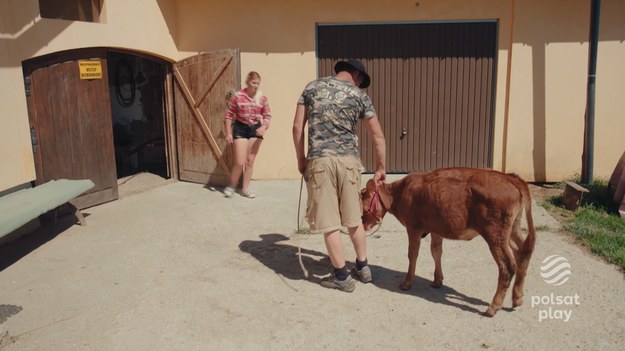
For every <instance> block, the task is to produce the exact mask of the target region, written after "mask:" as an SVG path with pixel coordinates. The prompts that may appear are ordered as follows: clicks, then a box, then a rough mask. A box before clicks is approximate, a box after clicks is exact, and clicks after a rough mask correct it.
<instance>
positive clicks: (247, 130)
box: [232, 121, 263, 139]
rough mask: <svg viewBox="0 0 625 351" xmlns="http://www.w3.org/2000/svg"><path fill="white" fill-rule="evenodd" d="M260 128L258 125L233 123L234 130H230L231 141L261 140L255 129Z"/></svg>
mask: <svg viewBox="0 0 625 351" xmlns="http://www.w3.org/2000/svg"><path fill="white" fill-rule="evenodd" d="M259 127H260V123H256V124H252V125H249V124H245V123H241V122H239V121H235V122H234V129H233V130H232V137H233V139H250V138H258V139H263V137H261V136H257V135H256V129H258V128H259Z"/></svg>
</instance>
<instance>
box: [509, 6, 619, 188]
mask: <svg viewBox="0 0 625 351" xmlns="http://www.w3.org/2000/svg"><path fill="white" fill-rule="evenodd" d="M624 13H625V2H623V1H618V0H608V1H605V0H604V1H602V8H601V19H600V21H601V27H600V38H599V39H600V43H599V49H598V63H597V68H598V69H597V86H596V109H595V113H596V116H595V117H596V120H595V144H594V147H595V153H594V176H595V178H609V176H610V174H611V172H612V171H613V169H614V167H615V166H616V163H617V161H618V159H619V157H620V155H621V154H622V153H623V151H625V137H623V133H624V132H625V118H623V117H624V113H625V100H624V99H622V98H620V99H619V97H618V95H619V91H622V84H623V82H624V81H625V80H623V79H624V78H625V70H624V69H623V68H622V64H621V63H620V62H623V60H624V59H625V45H624V43H623V40H624V39H625V26H623V24H622V23H623V14H624ZM589 26H590V1H577V0H576V1H567V2H559V1H516V4H515V9H514V29H513V36H514V44H513V48H512V66H511V78H510V93H509V95H510V100H509V115H508V130H507V145H504V148H507V152H506V153H505V156H504V161H503V164H504V167H505V170H506V171H509V172H516V173H518V174H519V175H521V176H523V177H524V178H526V179H529V180H537V181H545V180H547V181H560V180H562V179H565V178H570V177H573V176H575V175H579V174H580V172H581V168H582V152H583V138H584V118H585V116H584V114H585V108H586V85H587V74H588V47H589V46H588V37H589ZM498 88H499V89H501V88H502V87H501V86H499V87H498ZM621 95H622V94H621Z"/></svg>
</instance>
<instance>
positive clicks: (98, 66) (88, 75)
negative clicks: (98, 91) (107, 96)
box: [78, 60, 102, 79]
mask: <svg viewBox="0 0 625 351" xmlns="http://www.w3.org/2000/svg"><path fill="white" fill-rule="evenodd" d="M78 69H79V71H80V79H102V62H101V61H100V60H79V61H78Z"/></svg>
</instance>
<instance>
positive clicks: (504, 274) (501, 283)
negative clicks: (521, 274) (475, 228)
mask: <svg viewBox="0 0 625 351" xmlns="http://www.w3.org/2000/svg"><path fill="white" fill-rule="evenodd" d="M502 241H503V242H501V241H498V242H495V243H491V242H489V243H488V247H489V248H490V252H491V253H492V255H493V258H494V259H495V262H496V263H497V268H499V280H498V281H497V291H496V292H495V296H494V297H493V301H492V302H491V303H490V306H488V309H487V310H486V312H484V315H485V316H487V317H493V316H494V315H495V313H497V311H499V310H500V309H501V306H503V300H504V298H505V297H506V292H507V291H508V288H509V287H510V281H511V280H512V277H513V276H514V273H515V272H516V260H515V258H514V255H513V253H512V250H511V249H510V244H509V241H508V240H502Z"/></svg>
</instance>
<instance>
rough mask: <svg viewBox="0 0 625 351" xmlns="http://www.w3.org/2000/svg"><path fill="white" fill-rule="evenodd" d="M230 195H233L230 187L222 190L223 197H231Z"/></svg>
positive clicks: (232, 189)
mask: <svg viewBox="0 0 625 351" xmlns="http://www.w3.org/2000/svg"><path fill="white" fill-rule="evenodd" d="M232 194H234V188H233V187H231V186H227V187H225V188H224V195H225V196H226V197H232Z"/></svg>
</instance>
